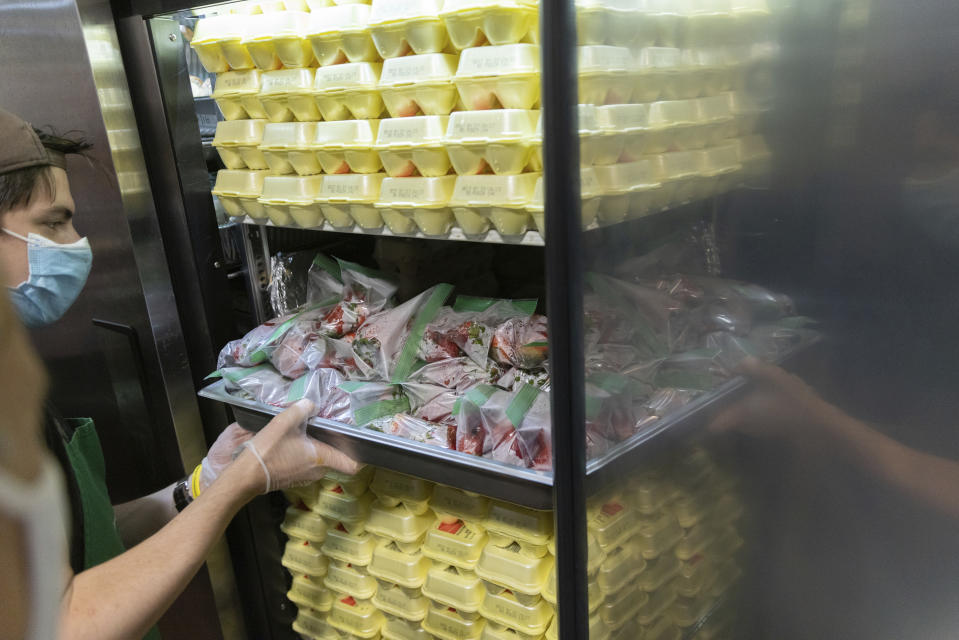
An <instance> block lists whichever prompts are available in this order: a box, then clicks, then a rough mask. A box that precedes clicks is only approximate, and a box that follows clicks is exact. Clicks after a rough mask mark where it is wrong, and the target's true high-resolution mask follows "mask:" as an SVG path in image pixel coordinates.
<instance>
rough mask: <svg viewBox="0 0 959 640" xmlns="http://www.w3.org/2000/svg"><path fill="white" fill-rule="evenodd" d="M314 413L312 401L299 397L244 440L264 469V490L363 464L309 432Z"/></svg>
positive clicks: (350, 471)
mask: <svg viewBox="0 0 959 640" xmlns="http://www.w3.org/2000/svg"><path fill="white" fill-rule="evenodd" d="M312 414H313V403H312V402H311V401H309V400H306V399H303V400H300V401H298V402H296V403H295V404H293V405H292V406H290V408H288V409H287V410H286V411H284V412H283V413H281V414H280V415H278V416H276V417H275V418H273V419H272V420H270V422H269V424H267V425H266V426H265V427H263V429H261V430H260V431H259V433H257V434H256V435H255V436H253V438H251V439H250V440H248V441H247V442H245V443H244V444H243V446H244V447H246V448H247V449H249V450H250V453H252V454H253V455H254V457H255V458H256V459H257V461H259V463H260V467H261V468H262V469H263V474H264V476H265V478H264V479H265V482H264V491H263V493H269V492H271V491H278V490H280V489H289V488H291V487H299V486H303V485H307V484H312V483H313V482H316V481H317V480H319V479H320V478H322V477H323V476H324V475H326V472H327V470H329V469H335V470H336V471H339V472H341V473H346V474H350V475H352V474H354V473H356V472H357V471H359V470H360V468H361V467H362V465H360V464H359V463H357V462H356V461H355V460H353V459H352V458H350V457H349V456H348V455H346V454H345V453H343V452H342V451H339V450H338V449H334V448H333V447H331V446H330V445H328V444H325V443H323V442H320V441H319V440H316V439H315V438H312V437H310V436H308V435H307V433H306V421H307V419H308V418H309V417H310V416H311V415H312Z"/></svg>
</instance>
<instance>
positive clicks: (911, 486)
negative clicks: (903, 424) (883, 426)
mask: <svg viewBox="0 0 959 640" xmlns="http://www.w3.org/2000/svg"><path fill="white" fill-rule="evenodd" d="M833 432H834V434H835V436H836V438H837V441H838V442H839V443H840V444H841V446H842V449H843V450H845V451H847V452H848V454H849V455H850V456H852V458H853V459H854V460H855V461H856V462H857V463H858V464H859V465H860V466H862V467H864V468H865V469H866V470H867V471H869V472H870V473H872V474H873V475H876V476H878V477H880V478H882V479H883V480H884V481H886V482H887V483H889V484H890V485H892V486H894V487H896V488H898V489H900V490H902V491H904V492H905V493H907V494H909V495H910V496H912V498H913V499H915V500H917V501H919V502H922V503H925V504H927V505H928V506H930V507H932V508H934V509H936V510H937V511H941V512H942V513H944V514H947V515H950V516H952V517H954V518H957V519H959V462H956V461H953V460H948V459H946V458H941V457H938V456H934V455H931V454H928V453H923V452H921V451H916V450H915V449H910V448H909V447H907V446H905V445H903V444H902V443H900V442H897V441H896V440H893V439H892V438H890V437H888V436H886V435H884V434H882V433H880V432H878V431H876V430H875V429H873V428H871V427H869V426H868V425H866V424H865V423H863V422H860V421H858V420H855V419H854V418H849V417H848V416H847V417H845V418H844V419H843V420H842V421H841V422H839V423H837V424H836V425H834V429H833Z"/></svg>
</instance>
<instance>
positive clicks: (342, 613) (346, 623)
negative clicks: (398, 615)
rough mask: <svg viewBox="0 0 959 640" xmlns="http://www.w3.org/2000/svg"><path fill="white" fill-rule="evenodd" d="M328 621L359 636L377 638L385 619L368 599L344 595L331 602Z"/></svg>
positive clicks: (335, 626)
mask: <svg viewBox="0 0 959 640" xmlns="http://www.w3.org/2000/svg"><path fill="white" fill-rule="evenodd" d="M328 621H329V623H330V625H332V626H333V627H334V628H336V629H338V630H340V631H344V632H346V633H352V634H353V635H354V636H357V637H359V638H377V637H379V635H380V629H381V628H382V627H383V623H384V622H385V621H386V619H385V618H384V617H383V614H382V613H380V611H379V609H377V608H376V607H374V606H373V604H372V603H371V602H370V601H369V600H357V599H356V598H354V597H353V596H345V597H343V598H340V599H338V600H336V601H335V602H334V603H333V608H332V609H331V610H330V614H329V619H328Z"/></svg>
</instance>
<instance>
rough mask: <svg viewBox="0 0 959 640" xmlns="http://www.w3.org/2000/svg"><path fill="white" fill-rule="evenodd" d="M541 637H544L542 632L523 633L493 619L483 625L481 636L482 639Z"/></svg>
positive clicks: (532, 639)
mask: <svg viewBox="0 0 959 640" xmlns="http://www.w3.org/2000/svg"><path fill="white" fill-rule="evenodd" d="M541 638H543V634H542V633H536V634H529V633H523V632H522V631H518V630H516V629H510V628H509V627H507V626H506V625H503V624H499V623H497V622H493V621H492V620H487V621H486V626H485V627H483V635H482V636H480V639H481V640H541Z"/></svg>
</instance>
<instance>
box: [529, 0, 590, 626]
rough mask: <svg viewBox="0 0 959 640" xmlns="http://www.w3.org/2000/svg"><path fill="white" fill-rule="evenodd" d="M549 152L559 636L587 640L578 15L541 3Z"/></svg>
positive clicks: (548, 0)
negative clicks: (577, 59) (577, 58)
mask: <svg viewBox="0 0 959 640" xmlns="http://www.w3.org/2000/svg"><path fill="white" fill-rule="evenodd" d="M540 39H541V42H542V51H543V67H542V77H543V98H542V105H543V119H544V120H543V137H544V139H543V145H544V146H543V152H544V164H545V167H546V178H545V179H546V267H547V268H546V274H547V276H546V296H547V297H546V303H547V312H548V314H549V322H550V327H549V339H550V366H551V375H552V393H551V395H550V397H551V401H552V418H553V487H554V489H553V499H554V506H555V511H554V515H555V524H556V562H557V598H558V599H557V604H558V608H559V622H560V624H559V633H560V635H559V637H560V638H561V639H562V640H584V639H585V638H587V637H588V633H589V632H588V628H589V624H588V611H587V600H588V593H587V585H586V553H587V550H586V517H585V511H586V496H585V494H584V492H583V480H584V476H585V470H586V442H585V435H584V434H585V431H584V429H585V394H584V388H585V387H584V385H585V381H584V375H585V364H584V353H583V295H582V294H583V255H582V233H583V231H582V223H581V219H582V218H581V215H580V195H579V193H580V191H579V186H580V185H579V179H580V175H579V134H578V129H579V127H578V116H577V107H576V105H577V61H576V11H575V8H574V6H573V0H543V2H542V3H541V4H540Z"/></svg>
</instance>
